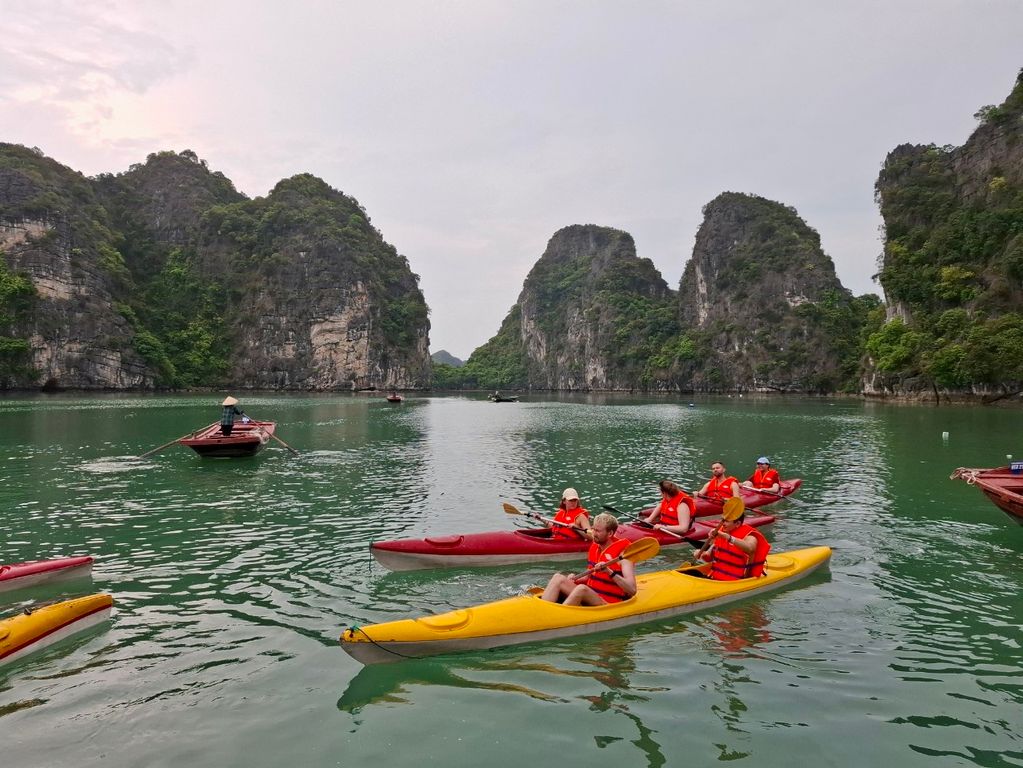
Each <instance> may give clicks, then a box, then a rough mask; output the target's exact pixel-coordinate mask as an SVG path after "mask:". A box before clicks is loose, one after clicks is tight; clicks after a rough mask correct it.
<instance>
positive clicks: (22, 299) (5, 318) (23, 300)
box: [0, 251, 38, 388]
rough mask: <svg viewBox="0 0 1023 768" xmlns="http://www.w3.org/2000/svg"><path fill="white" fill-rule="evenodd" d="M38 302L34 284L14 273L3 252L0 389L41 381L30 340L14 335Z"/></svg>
mask: <svg viewBox="0 0 1023 768" xmlns="http://www.w3.org/2000/svg"><path fill="white" fill-rule="evenodd" d="M35 298H36V291H35V288H34V287H33V286H32V282H31V281H30V280H29V279H28V278H27V277H25V276H24V275H17V274H14V273H12V272H11V271H10V270H9V269H8V268H7V262H6V261H5V260H4V258H3V251H0V388H7V387H11V386H14V387H18V386H27V385H29V384H32V383H34V382H35V380H36V379H37V378H38V372H37V371H36V370H35V369H34V368H33V367H32V349H31V347H30V346H29V344H28V340H27V339H23V338H19V337H18V336H16V335H14V333H13V329H14V328H15V327H17V325H18V324H19V322H21V321H22V320H23V319H24V317H25V315H26V314H27V313H28V312H29V311H30V310H31V308H32V303H33V302H34V300H35Z"/></svg>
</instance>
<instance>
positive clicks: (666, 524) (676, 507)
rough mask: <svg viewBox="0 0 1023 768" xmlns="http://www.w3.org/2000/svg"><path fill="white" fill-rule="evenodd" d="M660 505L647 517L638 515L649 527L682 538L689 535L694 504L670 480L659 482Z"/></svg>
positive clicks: (693, 514) (690, 498) (687, 495)
mask: <svg viewBox="0 0 1023 768" xmlns="http://www.w3.org/2000/svg"><path fill="white" fill-rule="evenodd" d="M658 485H659V486H660V489H661V503H660V505H658V506H656V507H654V508H653V510H652V511H651V512H650V514H648V515H645V516H644V515H640V517H643V518H644V519H645V520H646V522H648V523H649V524H650V525H651V527H653V528H655V529H657V530H659V531H661V530H663V531H671V532H672V533H677V534H678V535H679V536H683V535H685V534H687V533H689V528H690V527H691V526H692V524H693V517H694V516H695V515H696V502H695V501H694V500H693V498H692V497H691V496H690V495H689V494H688V493H686V492H685V491H683V490H682V489H681V488H679V487H678V485H676V484H675V483H673V482H672V481H671V480H661V482H660V483H658Z"/></svg>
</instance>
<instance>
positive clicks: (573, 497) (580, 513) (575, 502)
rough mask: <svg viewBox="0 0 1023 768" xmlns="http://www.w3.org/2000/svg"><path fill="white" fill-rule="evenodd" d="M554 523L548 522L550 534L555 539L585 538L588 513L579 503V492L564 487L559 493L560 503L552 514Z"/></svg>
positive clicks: (588, 523) (588, 521)
mask: <svg viewBox="0 0 1023 768" xmlns="http://www.w3.org/2000/svg"><path fill="white" fill-rule="evenodd" d="M554 521H555V523H561V525H555V524H554V523H548V524H547V525H548V527H550V528H551V529H552V531H551V535H552V536H553V537H554V538H556V539H586V538H588V537H587V535H586V529H587V528H589V527H590V513H589V512H587V511H586V510H585V509H583V508H582V506H580V504H579V494H578V493H576V490H575V488H566V489H565V490H564V492H562V494H561V505H560V506H559V507H558V511H557V513H555V515H554Z"/></svg>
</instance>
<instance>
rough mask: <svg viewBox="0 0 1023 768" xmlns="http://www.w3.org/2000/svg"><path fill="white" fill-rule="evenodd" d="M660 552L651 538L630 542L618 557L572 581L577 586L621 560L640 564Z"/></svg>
mask: <svg viewBox="0 0 1023 768" xmlns="http://www.w3.org/2000/svg"><path fill="white" fill-rule="evenodd" d="M660 551H661V545H660V544H659V543H658V541H657V539H655V538H654V537H653V536H647V537H646V538H644V539H639V540H637V541H634V542H632V543H631V544H630V545H629V546H627V547H626V548H625V550H624V551H623V552H622V553H621V554H620V555H618V557H615V558H613V559H611V560H608V561H607V562H604V563H601V564H600V565H599V566H597V567H596V568H590V569H589V570H587V571H586V572H585V573H580V574H579V575H578V576H576V577H575V579H573V581H575V582H576V583H577V584H578V583H579V582H581V581H583V580H584V579H588V578H589V577H590V576H592V575H593V574H595V573H596V572H597V571H601V570H605V569H606V568H607V566H609V565H613V564H614V563H619V562H621V561H622V560H631V561H632V562H634V563H639V562H642V561H643V560H649V559H650V558H651V557H653V556H654V555H656V554H657V553H658V552H660Z"/></svg>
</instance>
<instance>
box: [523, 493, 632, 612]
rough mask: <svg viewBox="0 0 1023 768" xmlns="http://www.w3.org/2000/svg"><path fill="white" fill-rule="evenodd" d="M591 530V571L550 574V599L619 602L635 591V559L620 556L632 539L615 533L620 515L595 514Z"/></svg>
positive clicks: (546, 594)
mask: <svg viewBox="0 0 1023 768" xmlns="http://www.w3.org/2000/svg"><path fill="white" fill-rule="evenodd" d="M592 530H593V533H592V534H591V535H592V536H593V543H592V544H590V551H589V554H588V555H587V558H586V559H587V560H588V561H589V562H588V572H587V573H586V574H584V575H583V576H580V575H577V574H574V573H569V574H563V573H556V574H554V575H553V576H551V580H550V581H549V582H548V583H547V588H546V589H544V591H543V599H544V600H546V601H547V602H549V603H563V604H564V605H604V603H620V602H621V601H622V600H626V599H628V598H630V597H632V596H633V595H634V594H636V571H635V568H634V566H633V564H632V561H630V560H618V559H617V558H618V557H619V556H620V555H621V554H622V553H623V552H624V551H625V549H626V547H628V546H629V544H631V543H632V542H631V541H629V540H628V539H620V538H618V537H617V536H615V533H616V532H617V530H618V518H616V517H615V516H614V515H609V514H607V513H606V512H602V513H601V514H599V515H597V516H596V517H595V518H593V529H592ZM590 571H591V572H590ZM584 578H585V580H583V579H584Z"/></svg>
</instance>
